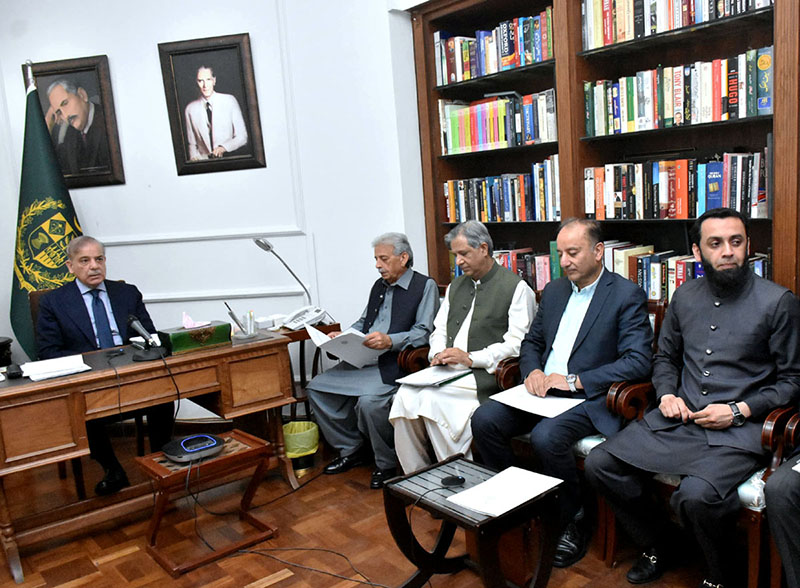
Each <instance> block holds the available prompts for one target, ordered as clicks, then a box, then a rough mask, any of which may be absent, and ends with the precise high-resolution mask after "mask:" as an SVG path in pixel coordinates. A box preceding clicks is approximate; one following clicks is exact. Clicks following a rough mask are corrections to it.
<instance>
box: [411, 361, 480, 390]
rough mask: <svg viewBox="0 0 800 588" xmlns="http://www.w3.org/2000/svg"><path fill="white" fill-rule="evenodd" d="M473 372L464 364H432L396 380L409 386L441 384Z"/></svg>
mask: <svg viewBox="0 0 800 588" xmlns="http://www.w3.org/2000/svg"><path fill="white" fill-rule="evenodd" d="M471 373H472V370H471V369H469V368H465V367H463V366H456V367H453V366H449V365H432V366H431V367H427V368H425V369H424V370H420V371H418V372H414V373H413V374H409V375H407V376H404V377H402V378H399V379H398V380H396V381H397V383H398V384H406V385H408V386H441V385H442V384H447V383H448V382H451V381H453V380H456V379H458V378H461V377H463V376H466V375H468V374H471Z"/></svg>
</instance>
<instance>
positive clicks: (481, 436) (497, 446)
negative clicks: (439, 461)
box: [472, 219, 653, 567]
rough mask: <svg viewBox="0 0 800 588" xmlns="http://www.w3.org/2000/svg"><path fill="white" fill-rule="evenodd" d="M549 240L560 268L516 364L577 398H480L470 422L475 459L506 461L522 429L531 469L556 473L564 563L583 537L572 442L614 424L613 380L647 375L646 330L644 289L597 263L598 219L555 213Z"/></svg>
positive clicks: (538, 391) (539, 387)
mask: <svg viewBox="0 0 800 588" xmlns="http://www.w3.org/2000/svg"><path fill="white" fill-rule="evenodd" d="M556 244H557V249H558V255H559V258H560V263H561V267H562V268H563V270H564V273H565V274H566V277H563V278H560V279H557V280H554V281H552V282H550V283H549V284H548V285H547V286H546V287H545V289H544V291H543V292H542V300H541V303H540V304H539V311H538V313H537V314H536V318H535V319H534V321H533V324H532V325H531V328H530V330H529V331H528V334H527V335H526V336H525V340H524V341H523V342H522V346H521V348H520V373H521V374H522V376H523V377H524V379H525V388H526V389H527V390H528V392H529V393H531V394H534V395H536V396H540V397H545V396H548V395H558V396H569V397H572V398H583V399H585V401H584V402H583V403H581V404H579V405H578V406H576V407H575V408H573V409H571V410H569V411H567V412H565V413H562V414H561V415H559V416H557V417H554V418H541V417H538V416H536V415H533V414H530V413H527V412H524V411H521V410H517V409H515V408H511V407H509V406H506V405H505V404H501V403H499V402H495V401H489V402H486V403H484V404H483V405H481V407H480V408H478V410H477V411H476V412H475V414H474V415H473V416H472V430H473V432H474V436H475V445H476V447H477V449H478V452H479V454H480V456H481V458H482V460H483V461H484V463H486V464H487V465H489V466H491V467H494V468H497V469H505V468H506V467H509V466H511V465H513V463H514V456H513V454H512V452H511V438H512V437H514V436H516V435H519V434H522V433H525V432H528V431H530V439H531V445H532V446H533V451H534V454H535V456H536V458H537V460H538V462H539V466H540V471H541V472H542V473H544V474H547V475H549V476H553V477H556V478H561V479H562V480H564V484H562V486H561V499H560V510H561V512H560V516H561V525H562V528H563V533H562V535H561V537H560V539H559V542H558V546H557V548H556V556H555V560H554V565H556V566H557V567H567V566H570V565H572V564H574V563H575V562H577V561H578V560H580V559H581V558H582V557H583V556H584V554H585V553H586V546H587V543H588V541H587V540H588V537H587V533H586V530H585V526H584V525H583V509H582V502H581V495H580V480H579V478H578V471H577V466H576V463H575V457H574V455H573V453H572V446H573V445H574V444H575V442H576V441H578V440H579V439H582V438H583V437H586V436H588V435H593V434H596V433H598V432H600V433H602V434H603V435H606V436H609V435H613V434H614V433H616V432H617V431H618V430H619V428H620V426H621V420H620V418H619V417H617V416H614V415H612V414H611V413H609V412H608V410H607V409H606V393H607V391H608V388H609V386H610V385H611V384H612V383H614V382H617V381H619V380H635V379H640V378H645V377H647V376H648V375H649V374H650V369H651V360H652V349H651V347H652V341H653V332H652V329H651V327H650V321H649V318H648V316H647V298H646V296H645V294H644V291H643V290H642V289H641V288H639V287H638V286H637V285H636V284H634V283H633V282H631V281H629V280H627V279H625V278H623V277H621V276H619V275H617V274H615V273H613V272H610V271H608V270H606V269H605V268H604V267H603V252H604V247H603V242H602V233H601V229H600V225H599V223H598V222H597V221H594V220H590V219H569V220H566V221H564V223H563V224H562V225H561V228H560V229H559V232H558V237H557V240H556Z"/></svg>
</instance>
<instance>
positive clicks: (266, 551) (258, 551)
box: [233, 547, 389, 588]
mask: <svg viewBox="0 0 800 588" xmlns="http://www.w3.org/2000/svg"><path fill="white" fill-rule="evenodd" d="M270 551H314V552H324V553H332V554H333V555H337V556H339V557H341V558H343V559H344V560H345V561H346V562H347V563H348V564H349V565H350V568H351V569H352V570H353V571H354V572H355V573H356V574H357V575H359V576H361V577H362V578H364V580H358V579H356V578H349V577H348V576H343V575H341V574H336V573H334V572H329V571H327V570H321V569H319V568H315V567H312V566H306V565H303V564H299V563H296V562H292V561H288V560H285V559H283V558H280V557H277V556H276V555H272V554H271V553H269V552H270ZM237 553H239V554H245V553H251V554H254V555H261V556H263V557H269V558H271V559H274V560H275V561H277V562H280V563H282V564H284V565H287V566H291V567H295V568H300V569H301V570H307V571H310V572H316V573H318V574H324V575H326V576H332V577H334V578H339V579H340V580H347V581H349V582H355V583H356V584H362V585H364V586H377V587H378V588H389V586H387V585H386V584H379V583H377V582H372V581H371V580H370V579H369V578H368V577H367V576H366V575H365V574H364V573H363V572H361V571H359V570H358V568H356V567H355V566H354V565H353V562H352V561H350V558H348V557H347V556H346V555H345V554H343V553H340V552H338V551H334V550H333V549H325V548H322V547H271V548H263V549H240V550H239V551H238V552H237ZM233 555H235V554H233Z"/></svg>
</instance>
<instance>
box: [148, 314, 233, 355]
mask: <svg viewBox="0 0 800 588" xmlns="http://www.w3.org/2000/svg"><path fill="white" fill-rule="evenodd" d="M158 336H159V338H160V339H161V345H163V346H164V347H165V348H166V349H167V351H169V352H170V353H171V354H172V355H180V354H181V353H189V352H190V351H195V350H197V349H211V348H213V347H222V346H223V345H230V344H231V325H230V323H223V322H222V321H211V324H210V325H206V326H205V327H194V328H191V329H186V328H184V327H175V328H173V329H164V330H162V331H159V332H158Z"/></svg>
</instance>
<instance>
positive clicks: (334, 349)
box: [306, 325, 386, 368]
mask: <svg viewBox="0 0 800 588" xmlns="http://www.w3.org/2000/svg"><path fill="white" fill-rule="evenodd" d="M306 331H308V336H309V337H311V340H312V341H313V342H314V345H316V346H317V347H319V348H320V349H322V350H323V351H325V352H326V353H330V354H331V355H335V356H336V357H338V358H339V359H341V360H342V361H346V362H347V363H349V364H350V365H352V366H354V367H357V368H362V367H364V366H365V365H370V364H374V363H376V362H377V361H378V356H379V355H380V354H381V353H383V352H384V351H386V350H385V349H370V348H369V347H365V346H364V336H365V335H364V333H362V332H361V331H356V330H355V329H353V328H350V329H347V330H346V331H343V332H342V333H341V334H340V335H337V336H336V337H334V338H333V339H331V338H330V337H328V336H327V335H326V334H325V333H323V332H322V331H320V330H319V329H315V328H314V327H312V326H311V325H306Z"/></svg>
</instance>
